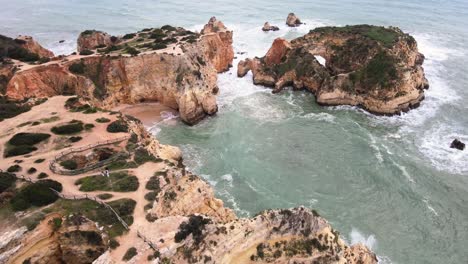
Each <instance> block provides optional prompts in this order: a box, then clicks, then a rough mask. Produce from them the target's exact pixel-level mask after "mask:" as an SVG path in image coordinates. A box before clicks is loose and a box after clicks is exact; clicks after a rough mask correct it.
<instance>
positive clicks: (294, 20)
mask: <svg viewBox="0 0 468 264" xmlns="http://www.w3.org/2000/svg"><path fill="white" fill-rule="evenodd" d="M286 25H288V26H290V27H298V26H300V25H302V22H301V20H300V19H299V18H298V17H297V16H296V15H295V14H294V13H289V14H288V17H287V18H286Z"/></svg>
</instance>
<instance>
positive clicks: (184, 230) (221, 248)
mask: <svg viewBox="0 0 468 264" xmlns="http://www.w3.org/2000/svg"><path fill="white" fill-rule="evenodd" d="M155 224H157V222H156V223H155ZM174 242H176V245H175V246H176V247H177V250H176V251H175V253H172V252H170V251H167V253H168V254H167V257H168V258H170V259H171V260H173V261H174V262H175V263H278V264H279V263H294V262H295V263H310V262H311V263H355V264H357V263H363V264H370V263H377V258H376V256H375V254H374V253H372V252H371V251H370V250H369V249H367V248H366V247H365V246H363V245H361V244H357V245H354V246H352V247H348V246H346V245H345V243H344V242H343V240H342V239H341V238H340V237H339V233H338V232H337V231H335V230H334V229H333V228H332V227H331V226H330V225H329V224H328V222H327V221H326V220H325V219H323V218H322V217H320V216H318V215H317V214H316V213H314V212H312V211H310V210H308V209H306V208H303V207H300V208H295V209H283V210H269V211H264V212H262V213H261V214H259V215H257V216H255V217H254V218H251V219H239V220H236V221H232V222H228V223H216V222H212V221H210V220H209V219H207V218H205V219H203V218H201V217H199V216H191V217H190V218H188V219H186V220H185V221H184V223H182V224H180V226H179V230H178V232H177V233H176V235H175V241H174Z"/></svg>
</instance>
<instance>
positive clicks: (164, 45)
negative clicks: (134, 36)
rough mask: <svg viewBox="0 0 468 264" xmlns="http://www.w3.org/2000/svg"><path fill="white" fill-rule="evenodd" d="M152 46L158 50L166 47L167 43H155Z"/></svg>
mask: <svg viewBox="0 0 468 264" xmlns="http://www.w3.org/2000/svg"><path fill="white" fill-rule="evenodd" d="M152 48H153V50H160V49H165V48H167V45H166V44H164V43H155V44H154V45H153V47H152Z"/></svg>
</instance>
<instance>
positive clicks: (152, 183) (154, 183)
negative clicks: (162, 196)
mask: <svg viewBox="0 0 468 264" xmlns="http://www.w3.org/2000/svg"><path fill="white" fill-rule="evenodd" d="M146 189H147V190H158V191H159V190H161V188H160V186H159V177H158V176H152V177H151V178H150V179H149V181H148V182H147V183H146Z"/></svg>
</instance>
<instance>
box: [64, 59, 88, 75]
mask: <svg viewBox="0 0 468 264" xmlns="http://www.w3.org/2000/svg"><path fill="white" fill-rule="evenodd" d="M85 67H86V66H85V64H84V62H83V61H80V62H75V63H73V64H72V65H70V67H68V70H69V71H70V72H72V73H75V74H84V73H85Z"/></svg>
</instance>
